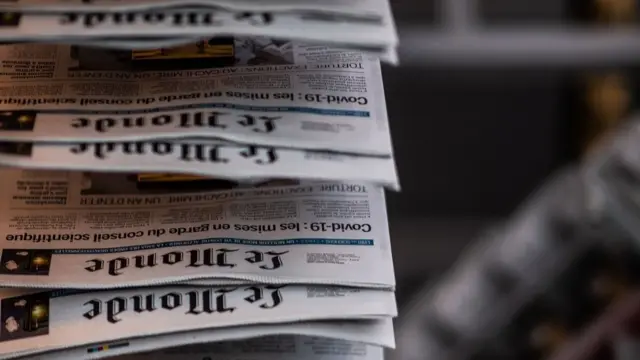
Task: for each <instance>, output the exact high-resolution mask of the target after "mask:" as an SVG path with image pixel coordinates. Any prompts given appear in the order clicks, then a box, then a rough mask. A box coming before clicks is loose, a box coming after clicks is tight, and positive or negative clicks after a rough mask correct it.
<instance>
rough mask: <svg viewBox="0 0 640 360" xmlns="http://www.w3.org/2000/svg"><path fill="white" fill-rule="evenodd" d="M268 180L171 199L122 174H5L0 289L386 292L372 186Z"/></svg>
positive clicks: (0, 179) (379, 207) (382, 233)
mask: <svg viewBox="0 0 640 360" xmlns="http://www.w3.org/2000/svg"><path fill="white" fill-rule="evenodd" d="M277 184H278V183H277V182H276V184H273V185H271V186H269V184H265V185H256V186H259V187H257V188H250V189H242V188H234V186H235V185H234V183H233V182H228V181H218V182H213V184H211V185H210V186H211V187H210V188H209V189H206V190H207V191H205V190H204V189H203V190H202V191H201V192H194V190H191V192H185V191H183V190H179V189H176V190H174V191H173V192H172V191H171V190H170V189H166V188H160V189H159V188H157V187H153V188H148V187H145V186H146V185H145V184H144V183H141V182H140V181H139V179H138V178H136V176H135V175H133V176H131V174H118V173H80V172H41V171H35V172H33V171H19V170H3V171H2V172H1V173H0V186H1V187H0V189H1V190H0V206H1V207H0V225H2V234H1V237H0V241H2V243H1V245H0V248H1V249H2V253H1V255H0V283H2V285H3V286H12V287H65V288H109V287H123V286H142V285H151V284H162V283H165V284H166V283H170V282H176V281H186V280H197V279H209V278H215V279H239V280H249V281H256V282H267V283H273V284H278V283H314V284H340V285H348V286H366V287H377V288H387V289H390V288H393V287H394V285H395V279H394V273H393V262H392V258H391V247H390V241H389V230H388V225H387V217H386V209H385V202H384V192H383V191H382V190H381V189H380V188H377V187H375V186H372V185H367V184H359V183H338V184H336V183H313V184H301V185H290V186H282V185H281V186H277ZM279 184H282V182H280V183H279ZM216 188H217V189H229V188H231V189H230V190H218V191H215V190H214V189H216ZM187 190H188V188H187Z"/></svg>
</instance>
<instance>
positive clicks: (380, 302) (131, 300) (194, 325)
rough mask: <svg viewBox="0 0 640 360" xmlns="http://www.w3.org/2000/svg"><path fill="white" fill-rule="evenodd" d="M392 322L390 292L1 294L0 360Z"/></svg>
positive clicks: (267, 288)
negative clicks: (110, 345)
mask: <svg viewBox="0 0 640 360" xmlns="http://www.w3.org/2000/svg"><path fill="white" fill-rule="evenodd" d="M396 315H397V309H396V303H395V296H394V293H393V292H390V291H384V290H373V289H355V288H340V287H323V286H301V285H299V286H295V285H250V286H241V287H189V286H174V287H159V288H154V287H144V288H133V289H119V290H109V291H98V292H95V291H93V292H91V291H88V292H86V291H73V290H51V291H38V290H25V289H5V290H1V291H0V321H1V327H0V358H11V357H15V356H16V355H26V354H36V353H39V352H46V351H51V350H53V349H55V348H72V347H77V346H83V345H88V344H94V343H97V342H103V343H104V342H112V341H117V340H121V339H129V338H132V337H146V336H154V335H160V334H170V333H173V332H180V331H193V330H198V329H212V328H224V327H229V326H239V325H247V324H271V323H289V322H295V321H311V320H340V319H345V320H348V319H367V318H385V317H387V318H388V317H394V316H396Z"/></svg>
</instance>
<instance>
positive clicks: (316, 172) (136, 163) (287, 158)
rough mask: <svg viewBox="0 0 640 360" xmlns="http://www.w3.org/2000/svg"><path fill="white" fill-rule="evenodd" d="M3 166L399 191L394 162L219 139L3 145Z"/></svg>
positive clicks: (0, 153) (0, 160)
mask: <svg viewBox="0 0 640 360" xmlns="http://www.w3.org/2000/svg"><path fill="white" fill-rule="evenodd" d="M0 165H4V166H13V167H18V168H29V169H62V170H83V171H88V170H91V171H114V172H134V171H144V172H174V173H184V174H196V175H204V176H219V177H224V178H226V179H246V178H249V179H250V178H264V177H267V178H298V179H306V180H314V179H315V180H325V181H360V182H370V183H373V184H377V185H381V186H386V187H389V188H390V189H394V190H398V189H399V184H398V179H397V175H396V171H395V164H394V161H393V159H392V158H378V157H368V156H357V155H349V154H338V153H329V152H320V151H307V150H295V149H283V148H273V147H265V146H254V145H242V144H235V143H229V142H221V141H215V140H175V141H136V142H103V143H81V144H45V143H13V142H12V143H7V142H4V143H3V142H0Z"/></svg>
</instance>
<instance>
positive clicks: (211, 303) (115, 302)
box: [83, 285, 286, 324]
mask: <svg viewBox="0 0 640 360" xmlns="http://www.w3.org/2000/svg"><path fill="white" fill-rule="evenodd" d="M285 286H286V285H278V286H276V285H266V286H249V287H246V288H238V287H236V288H219V289H206V290H192V291H187V292H178V291H172V292H168V293H165V294H162V295H159V294H157V293H155V292H152V293H148V294H144V295H142V294H141V295H134V296H130V297H121V296H118V297H113V298H111V299H108V300H102V299H93V300H89V301H87V302H86V303H84V304H83V305H84V306H86V307H89V310H88V311H86V312H85V313H84V314H83V316H84V317H85V318H86V319H88V320H93V319H95V318H97V317H99V316H101V315H103V314H104V315H105V316H106V319H107V321H108V322H109V323H111V324H116V323H118V322H120V321H122V317H121V315H125V314H127V313H131V312H133V313H137V314H140V313H144V312H154V311H157V310H165V311H173V310H177V309H182V310H184V314H185V315H201V314H206V315H211V314H224V313H233V312H234V311H236V310H237V306H239V305H240V304H239V302H244V303H249V304H252V305H255V306H257V307H259V308H260V309H265V310H268V309H273V308H275V307H278V306H279V305H280V304H282V302H283V301H284V299H283V296H282V292H281V291H280V289H282V288H284V287H285ZM239 292H243V293H244V294H243V296H242V297H237V296H233V295H235V294H237V293H239ZM230 295H231V296H230Z"/></svg>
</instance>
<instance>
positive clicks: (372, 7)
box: [0, 0, 388, 21]
mask: <svg viewBox="0 0 640 360" xmlns="http://www.w3.org/2000/svg"><path fill="white" fill-rule="evenodd" d="M181 7H182V8H184V7H208V8H212V9H222V10H231V11H238V10H240V11H252V12H265V11H268V12H297V13H305V12H307V13H309V12H311V13H318V14H338V15H352V16H355V17H357V18H362V19H369V20H370V21H380V20H381V19H383V18H384V14H385V13H386V12H387V11H388V10H387V2H386V1H381V0H324V1H322V2H317V1H312V0H269V1H262V0H4V1H1V2H0V10H2V11H24V12H35V13H50V12H59V13H60V12H61V13H66V12H118V11H131V10H151V9H162V8H169V9H170V8H181Z"/></svg>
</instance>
